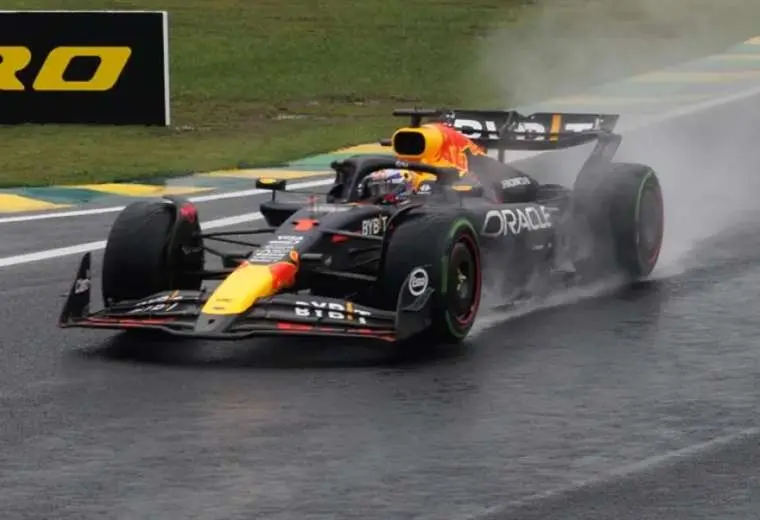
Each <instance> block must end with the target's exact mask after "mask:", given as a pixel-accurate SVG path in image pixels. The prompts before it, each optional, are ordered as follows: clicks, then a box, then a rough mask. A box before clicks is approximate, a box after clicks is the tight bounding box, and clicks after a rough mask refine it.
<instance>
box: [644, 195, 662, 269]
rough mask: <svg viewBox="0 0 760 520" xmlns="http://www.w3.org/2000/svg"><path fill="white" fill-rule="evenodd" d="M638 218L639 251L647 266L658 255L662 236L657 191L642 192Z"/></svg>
mask: <svg viewBox="0 0 760 520" xmlns="http://www.w3.org/2000/svg"><path fill="white" fill-rule="evenodd" d="M638 217H639V226H638V234H639V251H640V252H641V256H642V258H643V259H644V260H645V261H646V262H647V264H652V263H654V262H655V261H656V260H657V257H658V256H659V254H660V247H661V246H662V236H663V207H662V196H661V194H660V190H659V189H656V188H649V189H645V190H644V191H643V193H642V194H641V198H640V200H639V215H638Z"/></svg>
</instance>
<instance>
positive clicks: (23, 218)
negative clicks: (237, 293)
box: [0, 173, 333, 224]
mask: <svg viewBox="0 0 760 520" xmlns="http://www.w3.org/2000/svg"><path fill="white" fill-rule="evenodd" d="M325 175H329V173H326V174H325ZM332 182H333V179H332V178H330V179H323V180H316V181H307V182H298V183H294V184H290V185H289V186H288V189H289V190H290V189H296V190H297V189H304V188H305V189H308V188H318V187H320V186H329V185H330V184H332ZM266 193H269V191H268V190H258V189H250V190H242V191H228V192H224V193H213V194H210V195H198V196H195V197H188V200H189V201H190V202H211V201H216V200H225V199H237V198H244V197H252V196H254V195H264V194H266ZM123 209H124V206H109V207H107V208H93V209H77V210H71V211H58V212H55V213H40V214H38V215H18V216H14V217H3V218H0V224H12V223H14V222H30V221H34V220H49V219H56V218H69V217H83V216H87V215H103V214H106V213H117V212H119V211H121V210H123Z"/></svg>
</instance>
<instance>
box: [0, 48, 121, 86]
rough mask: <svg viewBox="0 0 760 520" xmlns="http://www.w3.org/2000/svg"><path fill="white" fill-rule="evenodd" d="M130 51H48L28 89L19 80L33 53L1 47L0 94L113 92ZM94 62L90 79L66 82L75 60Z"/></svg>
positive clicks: (96, 49)
mask: <svg viewBox="0 0 760 520" xmlns="http://www.w3.org/2000/svg"><path fill="white" fill-rule="evenodd" d="M131 55H132V49H131V48H130V47H124V46H118V47H117V46H114V47H68V46H61V47H56V48H54V49H53V50H51V51H50V53H49V54H48V55H47V56H46V57H45V59H44V61H43V62H42V66H41V67H40V69H39V70H38V71H37V72H36V74H34V81H32V82H31V85H29V86H27V85H24V83H23V82H22V81H21V79H20V78H19V76H20V74H19V73H20V72H21V71H23V70H25V69H26V68H27V67H28V65H29V63H30V62H31V61H32V51H31V50H30V49H29V48H28V47H23V46H5V47H3V46H0V63H1V64H2V66H0V90H4V91H14V90H16V91H19V90H20V91H24V90H36V91H47V92H68V91H74V92H88V91H89V92H106V91H108V90H111V89H113V88H114V85H116V82H117V81H118V80H119V78H120V77H121V75H122V73H123V72H124V68H125V67H126V66H127V61H129V57H130V56H131ZM82 58H96V59H97V64H96V65H95V70H94V71H93V73H92V75H91V76H90V78H89V79H84V80H79V81H76V80H68V79H66V77H65V73H66V71H67V70H68V69H69V67H70V66H71V65H72V64H73V62H74V61H75V60H77V59H82Z"/></svg>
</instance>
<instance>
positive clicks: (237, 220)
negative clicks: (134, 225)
mask: <svg viewBox="0 0 760 520" xmlns="http://www.w3.org/2000/svg"><path fill="white" fill-rule="evenodd" d="M263 218H264V216H263V215H262V214H261V213H259V212H258V211H256V212H254V213H245V214H243V215H235V216H234V217H225V218H218V219H214V220H209V221H207V222H204V223H203V224H201V227H202V228H203V229H204V230H205V229H216V228H222V227H229V226H235V225H237V224H244V223H246V222H253V221H256V220H261V219H263ZM105 247H106V241H105V240H99V241H97V242H87V243H85V244H78V245H75V246H66V247H59V248H56V249H47V250H45V251H36V252H34V253H26V254H23V255H15V256H6V257H5V258H0V267H11V266H14V265H22V264H30V263H32V262H39V261H42V260H50V259H51V258H60V257H62V256H71V255H77V254H83V253H87V252H88V251H99V250H101V249H105Z"/></svg>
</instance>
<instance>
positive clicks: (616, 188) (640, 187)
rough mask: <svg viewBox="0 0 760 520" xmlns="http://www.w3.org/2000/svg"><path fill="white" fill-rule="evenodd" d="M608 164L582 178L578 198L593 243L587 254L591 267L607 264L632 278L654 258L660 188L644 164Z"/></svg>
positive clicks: (659, 234)
mask: <svg viewBox="0 0 760 520" xmlns="http://www.w3.org/2000/svg"><path fill="white" fill-rule="evenodd" d="M611 167H612V169H611V171H609V172H606V173H604V174H601V175H599V176H597V177H596V178H594V179H593V180H594V182H593V183H586V185H585V186H584V191H583V192H582V193H580V197H579V199H578V202H579V205H580V208H581V210H582V212H583V213H584V215H585V216H586V219H587V222H588V224H589V228H590V232H591V234H592V236H591V237H590V238H591V240H592V241H593V242H594V243H595V246H596V247H595V248H594V250H595V252H594V254H593V258H592V260H593V263H594V264H596V266H597V270H598V268H599V267H601V268H603V269H604V268H608V269H609V268H612V269H614V270H615V271H617V272H622V274H623V275H625V276H626V277H627V278H629V279H633V280H638V279H641V278H645V277H646V276H648V275H649V274H650V273H651V272H652V270H653V269H654V268H655V266H656V265H657V260H658V259H659V255H660V248H661V246H662V239H663V235H664V227H665V222H664V211H663V197H662V188H661V187H660V182H659V180H658V179H657V175H656V174H655V172H654V171H653V170H652V169H651V168H649V167H648V166H644V165H640V164H628V163H613V164H612V165H611ZM600 263H601V265H600Z"/></svg>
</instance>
